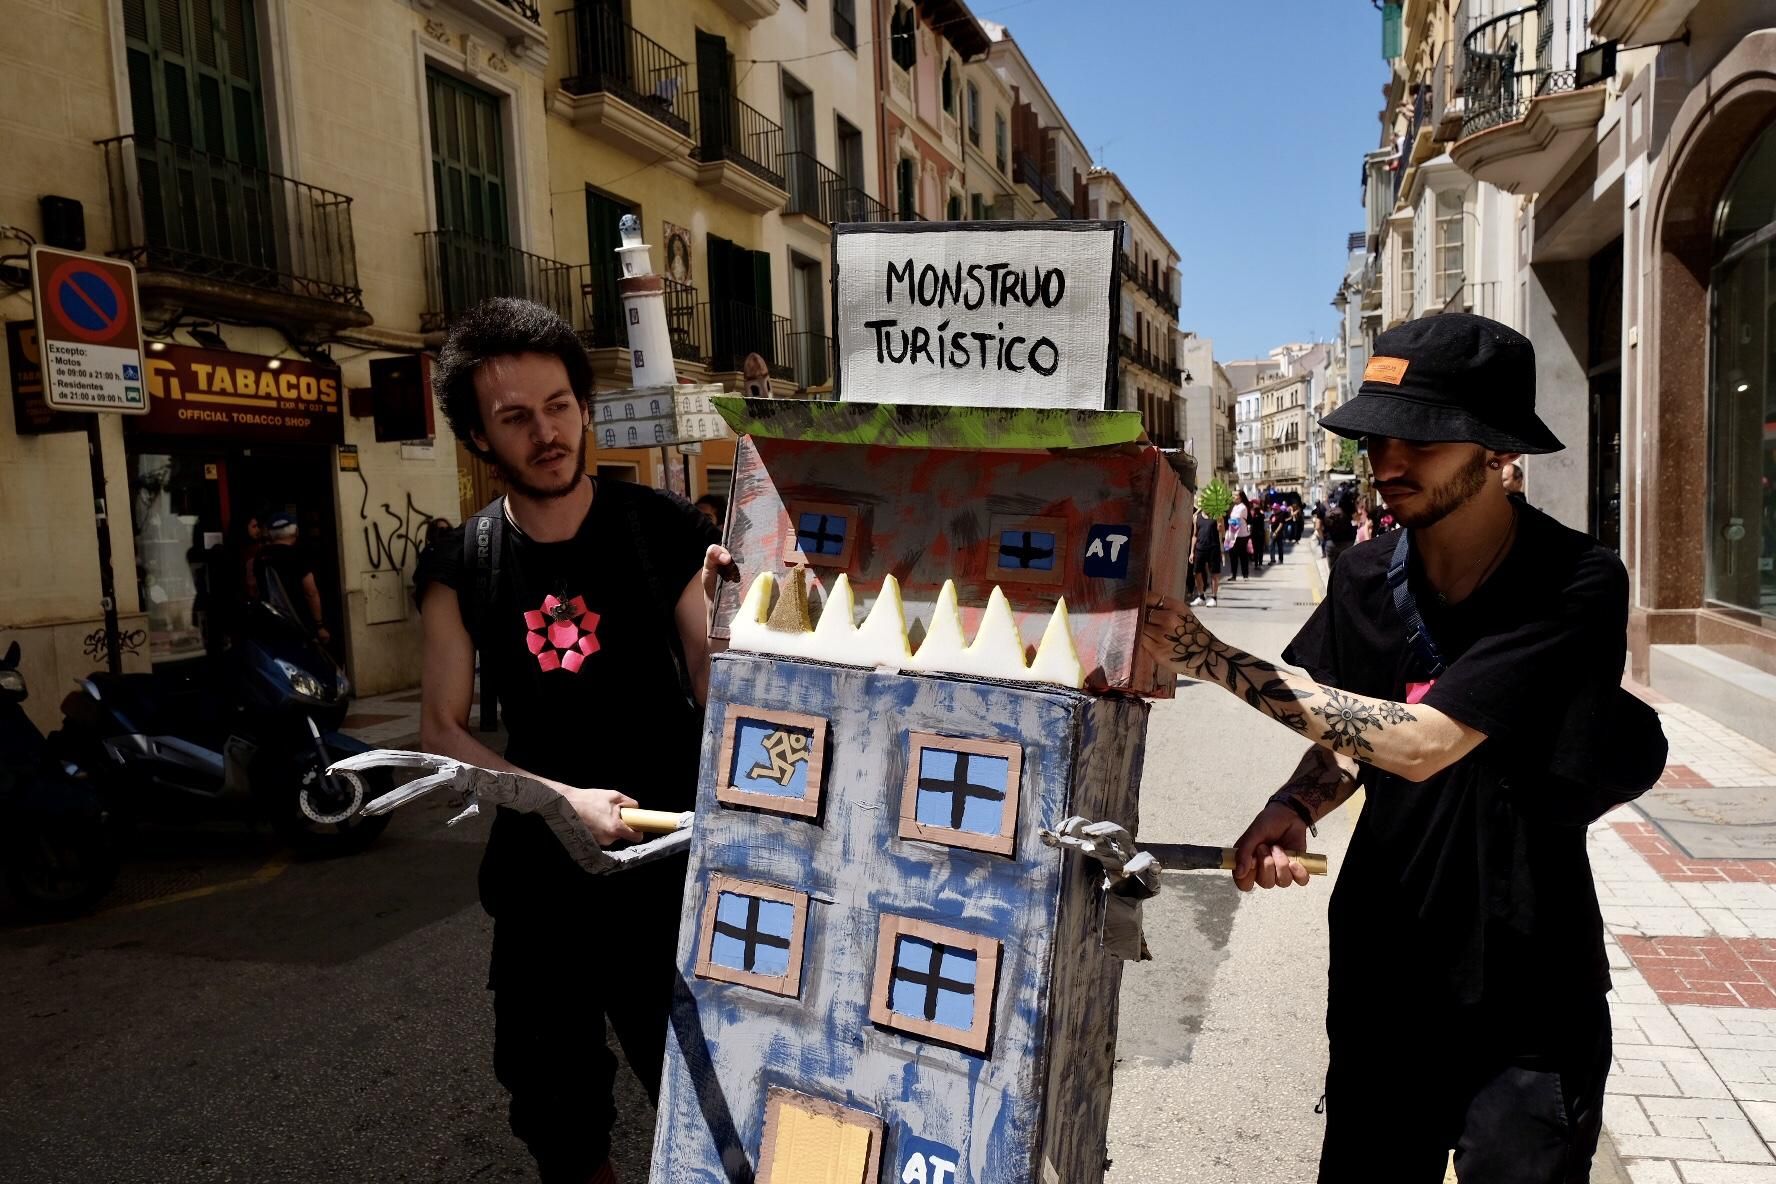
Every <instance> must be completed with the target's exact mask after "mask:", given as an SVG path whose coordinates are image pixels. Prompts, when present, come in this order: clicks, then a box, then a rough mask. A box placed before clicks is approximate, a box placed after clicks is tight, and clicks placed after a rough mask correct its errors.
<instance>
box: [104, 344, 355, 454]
mask: <svg viewBox="0 0 1776 1184" xmlns="http://www.w3.org/2000/svg"><path fill="white" fill-rule="evenodd" d="M145 368H146V370H147V372H148V373H147V379H148V414H146V415H144V416H140V417H139V418H136V419H134V420H132V421H131V422H130V425H129V426H130V428H131V429H132V430H134V431H138V432H146V433H150V434H153V435H166V436H193V435H196V436H226V437H227V438H229V439H230V440H239V441H247V442H254V443H265V444H271V443H299V444H339V443H342V442H343V441H344V440H345V416H344V414H343V412H342V409H341V406H340V403H341V399H340V382H339V371H338V369H336V368H335V367H331V366H317V365H315V364H314V363H313V362H309V361H304V360H302V359H295V358H267V357H263V356H261V355H259V354H237V353H232V352H229V351H228V350H219V349H198V348H196V347H194V346H188V345H169V346H167V347H166V348H165V349H164V350H160V351H150V352H149V354H148V355H147V363H146V367H145Z"/></svg>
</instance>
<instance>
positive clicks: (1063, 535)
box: [982, 514, 1068, 584]
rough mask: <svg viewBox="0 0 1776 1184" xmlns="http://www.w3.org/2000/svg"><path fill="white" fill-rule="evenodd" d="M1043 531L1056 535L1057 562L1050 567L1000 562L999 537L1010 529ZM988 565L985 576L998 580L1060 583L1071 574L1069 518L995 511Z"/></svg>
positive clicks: (990, 519) (990, 522)
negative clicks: (1068, 556) (1009, 564)
mask: <svg viewBox="0 0 1776 1184" xmlns="http://www.w3.org/2000/svg"><path fill="white" fill-rule="evenodd" d="M1026 530H1039V531H1041V532H1042V533H1044V534H1048V535H1053V536H1054V555H1053V557H1052V558H1053V562H1052V563H1051V564H1050V565H1049V567H1048V569H1047V570H1043V569H1042V568H1031V567H1005V566H1002V565H1001V564H1000V562H999V558H1000V557H999V539H1000V536H1001V535H1002V534H1004V533H1006V532H1008V531H1016V532H1020V533H1021V532H1023V531H1026ZM986 545H987V565H986V570H985V571H984V572H983V573H982V578H984V579H986V580H988V581H990V582H992V583H995V584H1003V583H1018V584H1059V583H1060V582H1061V581H1062V579H1063V578H1065V576H1066V574H1067V552H1068V548H1067V520H1066V519H1065V518H1051V517H1046V516H1043V517H1032V518H1026V517H1023V516H1021V515H1017V514H993V515H990V516H989V517H988V518H987V539H986Z"/></svg>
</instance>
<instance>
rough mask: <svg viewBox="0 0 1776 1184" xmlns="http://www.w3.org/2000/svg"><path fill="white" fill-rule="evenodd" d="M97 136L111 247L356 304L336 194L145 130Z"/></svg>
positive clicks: (157, 265) (211, 274) (353, 254)
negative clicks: (106, 137) (108, 207)
mask: <svg viewBox="0 0 1776 1184" xmlns="http://www.w3.org/2000/svg"><path fill="white" fill-rule="evenodd" d="M98 145H99V147H100V148H101V149H102V150H103V151H104V153H105V180H106V184H107V186H108V188H109V192H110V197H111V234H112V242H114V243H115V244H117V245H116V246H115V247H114V248H113V249H112V251H111V253H112V254H113V255H116V256H118V257H119V258H124V259H129V260H131V261H132V262H134V263H135V264H136V266H138V267H139V268H141V269H142V270H143V271H161V272H173V273H177V274H181V275H187V276H192V277H196V278H201V279H206V280H214V281H217V282H220V283H225V284H238V285H241V286H243V287H249V288H257V289H262V290H265V291H268V292H274V293H280V294H283V295H289V296H301V297H307V298H309V299H313V300H324V301H330V302H332V303H335V304H341V305H347V306H349V307H351V308H356V309H362V308H363V307H364V293H363V289H362V288H360V287H359V286H358V256H357V245H356V242H355V241H354V239H353V237H352V216H351V202H352V199H351V198H349V197H347V196H346V195H345V194H343V193H334V192H332V191H331V190H327V189H321V188H319V187H318V186H314V185H307V184H304V183H303V182H301V181H295V180H292V179H290V178H289V177H284V176H280V175H279V174H277V173H273V172H270V171H268V170H266V169H262V168H258V167H255V166H253V165H249V164H242V163H241V162H240V161H236V160H230V159H228V158H227V157H226V156H220V155H217V154H215V153H210V152H204V151H202V150H200V149H197V148H193V147H191V146H189V145H186V144H176V143H174V142H173V141H171V140H160V139H155V138H154V137H151V136H140V135H129V136H116V137H114V138H112V139H109V140H100V141H98Z"/></svg>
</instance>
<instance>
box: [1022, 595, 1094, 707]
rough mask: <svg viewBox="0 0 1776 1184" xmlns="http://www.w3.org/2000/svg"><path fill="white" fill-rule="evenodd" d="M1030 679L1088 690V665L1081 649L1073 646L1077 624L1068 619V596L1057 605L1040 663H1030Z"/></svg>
mask: <svg viewBox="0 0 1776 1184" xmlns="http://www.w3.org/2000/svg"><path fill="white" fill-rule="evenodd" d="M1030 678H1032V679H1033V680H1035V681H1037V682H1052V683H1058V684H1060V685H1061V686H1064V687H1072V688H1073V689H1074V690H1078V689H1079V688H1081V687H1083V686H1085V665H1084V663H1082V662H1080V660H1079V648H1078V647H1077V646H1075V645H1074V644H1073V622H1072V620H1071V619H1069V618H1068V616H1067V598H1066V597H1064V596H1063V597H1061V598H1060V600H1058V601H1056V602H1055V609H1054V613H1053V614H1052V615H1051V616H1050V617H1049V618H1048V628H1047V629H1045V630H1043V632H1042V643H1041V644H1040V645H1038V646H1037V647H1036V660H1035V661H1034V662H1031V663H1030Z"/></svg>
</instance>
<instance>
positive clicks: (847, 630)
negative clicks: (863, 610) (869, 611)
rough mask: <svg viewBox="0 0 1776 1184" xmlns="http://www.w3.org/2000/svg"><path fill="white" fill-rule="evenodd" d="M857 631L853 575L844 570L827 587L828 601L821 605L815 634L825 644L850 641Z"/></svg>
mask: <svg viewBox="0 0 1776 1184" xmlns="http://www.w3.org/2000/svg"><path fill="white" fill-rule="evenodd" d="M856 633H857V599H856V597H854V596H852V595H851V577H849V576H847V575H846V574H845V573H844V572H840V573H839V578H838V579H836V580H834V581H833V582H832V587H830V588H828V589H827V592H826V601H825V603H823V604H822V605H821V606H820V620H819V621H818V622H817V623H816V624H815V626H814V636H815V637H816V638H818V639H819V640H820V641H821V642H822V643H824V644H833V643H842V642H845V641H848V640H849V639H850V638H851V637H853V636H854V635H855V634H856Z"/></svg>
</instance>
